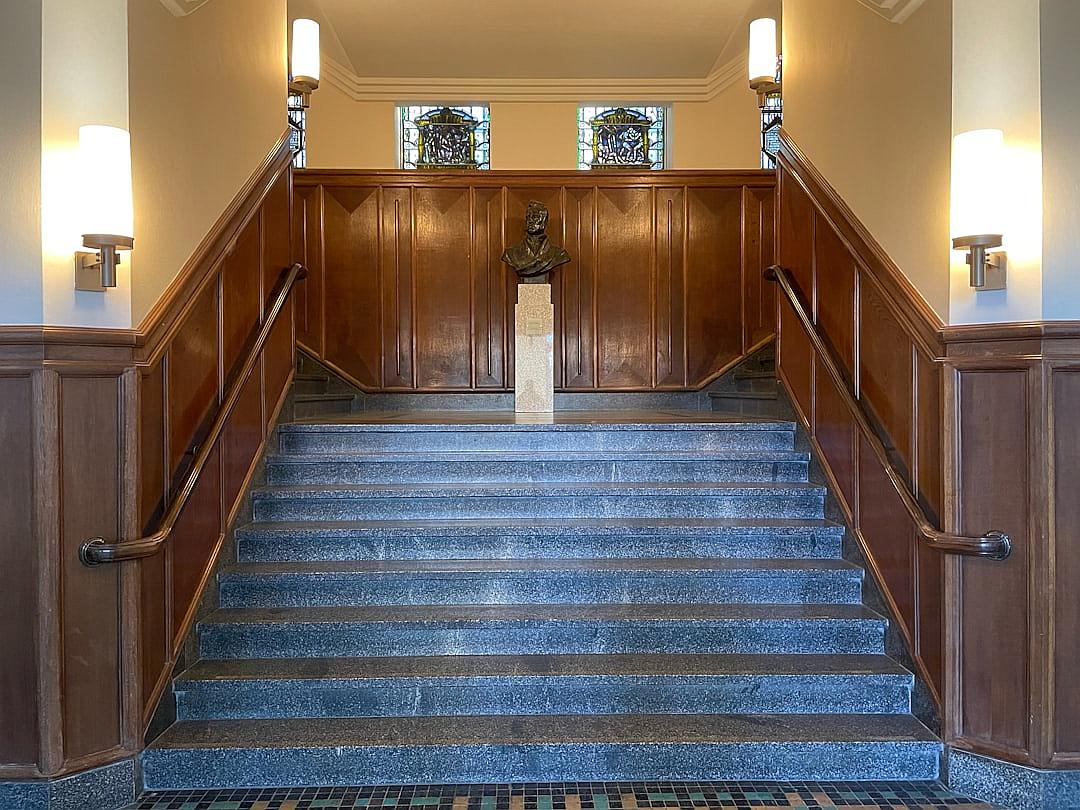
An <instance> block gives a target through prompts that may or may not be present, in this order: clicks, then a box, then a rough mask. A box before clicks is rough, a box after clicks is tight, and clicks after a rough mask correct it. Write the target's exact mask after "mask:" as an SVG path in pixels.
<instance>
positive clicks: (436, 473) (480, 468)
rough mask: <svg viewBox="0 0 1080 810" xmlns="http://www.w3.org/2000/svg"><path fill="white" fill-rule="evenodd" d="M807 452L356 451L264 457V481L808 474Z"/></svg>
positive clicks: (788, 477)
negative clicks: (265, 460) (265, 458)
mask: <svg viewBox="0 0 1080 810" xmlns="http://www.w3.org/2000/svg"><path fill="white" fill-rule="evenodd" d="M808 462H809V456H808V455H807V454H806V453H795V452H789V451H768V450H764V451H758V452H746V451H737V450H736V451H728V452H727V453H720V452H717V451H708V452H694V451H669V452H666V453H663V452H657V451H653V452H646V453H621V452H617V451H592V452H573V451H563V452H561V453H559V452H542V451H538V452H532V453H493V452H485V451H473V452H469V453H453V452H445V453H363V454H361V453H353V454H340V455H314V456H312V455H276V456H270V457H268V458H267V462H266V473H267V483H268V484H273V485H295V484H365V483H440V482H441V483H459V482H461V483H511V484H512V483H528V482H555V481H562V482H567V483H570V482H587V481H611V482H619V481H625V482H648V481H655V482H663V481H699V482H705V481H733V482H734V481H749V482H758V481H805V480H806V475H807V465H808Z"/></svg>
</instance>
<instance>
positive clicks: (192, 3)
mask: <svg viewBox="0 0 1080 810" xmlns="http://www.w3.org/2000/svg"><path fill="white" fill-rule="evenodd" d="M209 2H210V0H161V5H163V6H165V8H167V9H168V10H169V11H170V12H171V13H172V15H173V16H174V17H186V16H187V15H188V14H190V13H191V12H193V11H197V10H198V9H200V8H202V7H203V6H205V5H206V4H207V3H209Z"/></svg>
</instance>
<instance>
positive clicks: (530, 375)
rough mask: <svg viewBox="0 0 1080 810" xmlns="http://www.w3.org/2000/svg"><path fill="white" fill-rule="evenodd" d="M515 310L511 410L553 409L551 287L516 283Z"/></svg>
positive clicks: (553, 335) (553, 309)
mask: <svg viewBox="0 0 1080 810" xmlns="http://www.w3.org/2000/svg"><path fill="white" fill-rule="evenodd" d="M517 293H518V300H517V305H516V306H515V307H514V328H515V332H514V334H515V340H514V349H515V351H514V410H515V411H516V412H517V413H551V412H552V411H553V410H554V406H555V307H554V306H553V305H552V303H551V285H550V284H519V285H518V288H517Z"/></svg>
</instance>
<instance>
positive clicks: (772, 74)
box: [750, 17, 776, 87]
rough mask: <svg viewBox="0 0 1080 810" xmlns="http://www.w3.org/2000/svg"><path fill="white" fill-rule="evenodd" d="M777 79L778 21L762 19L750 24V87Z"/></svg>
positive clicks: (770, 18) (769, 18) (768, 18)
mask: <svg viewBox="0 0 1080 810" xmlns="http://www.w3.org/2000/svg"><path fill="white" fill-rule="evenodd" d="M775 78H776V20H774V19H773V18H772V17H761V18H760V19H757V20H754V21H753V22H751V23H750V85H751V87H753V86H754V85H755V84H756V83H761V82H771V81H774V80H775Z"/></svg>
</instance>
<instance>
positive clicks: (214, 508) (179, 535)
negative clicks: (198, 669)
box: [166, 450, 222, 651]
mask: <svg viewBox="0 0 1080 810" xmlns="http://www.w3.org/2000/svg"><path fill="white" fill-rule="evenodd" d="M221 524H222V515H221V459H220V450H215V451H214V455H213V457H212V458H211V459H210V462H209V463H208V464H207V465H206V470H205V472H204V473H203V475H202V477H201V478H200V479H199V483H198V484H196V486H195V490H194V492H192V494H191V499H190V500H189V501H188V505H187V508H186V509H184V511H183V513H181V515H180V519H179V521H177V524H176V528H175V529H174V530H173V533H172V536H171V537H170V538H169V543H168V545H167V546H166V552H167V553H168V554H169V562H168V568H169V575H170V579H171V580H172V605H173V610H172V628H171V631H172V648H173V650H174V651H175V650H177V649H179V647H180V645H181V644H182V643H183V640H184V636H185V635H186V634H187V630H188V627H189V623H190V619H191V617H192V615H193V613H194V609H195V607H196V604H197V603H198V601H199V597H200V595H201V593H202V588H203V585H204V584H205V581H206V577H207V576H208V575H209V573H210V571H209V568H208V566H209V563H210V561H211V560H212V559H213V557H214V554H215V552H216V549H217V547H218V545H219V544H220V541H221V536H222V533H221Z"/></svg>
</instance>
